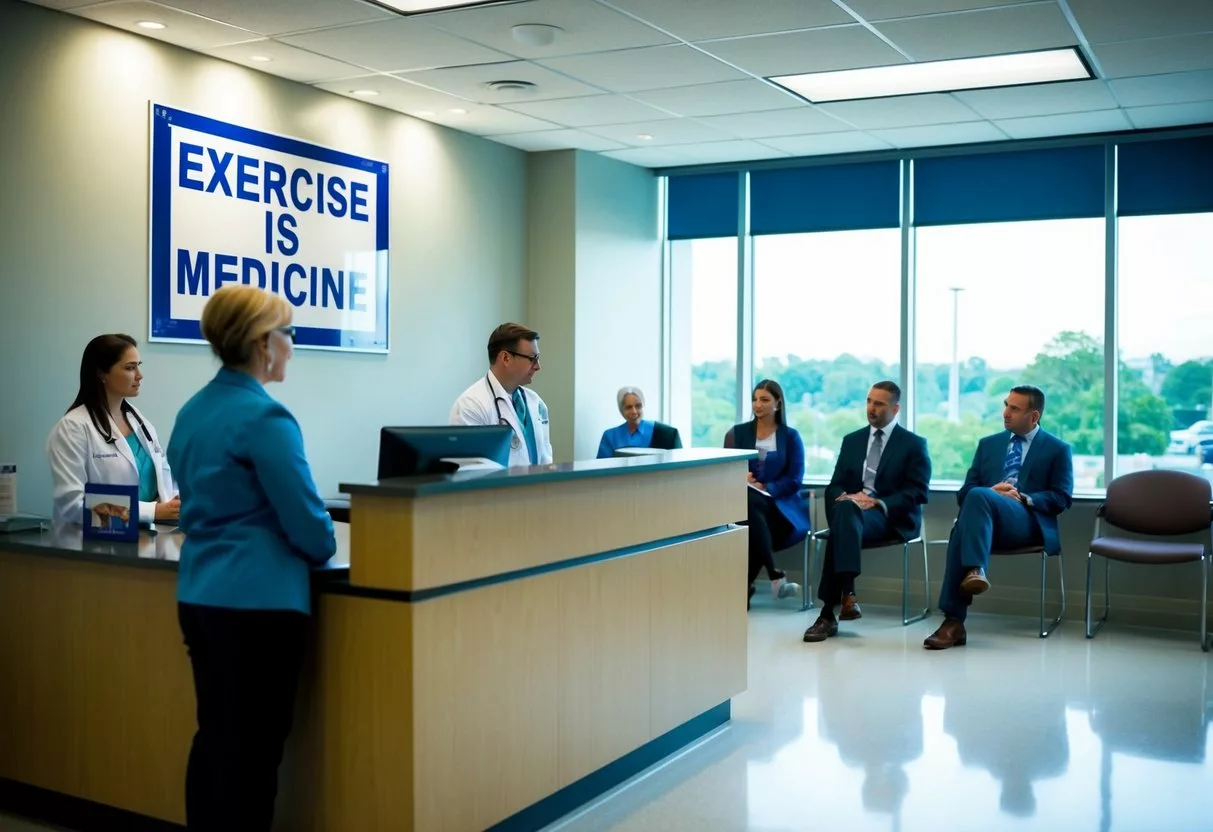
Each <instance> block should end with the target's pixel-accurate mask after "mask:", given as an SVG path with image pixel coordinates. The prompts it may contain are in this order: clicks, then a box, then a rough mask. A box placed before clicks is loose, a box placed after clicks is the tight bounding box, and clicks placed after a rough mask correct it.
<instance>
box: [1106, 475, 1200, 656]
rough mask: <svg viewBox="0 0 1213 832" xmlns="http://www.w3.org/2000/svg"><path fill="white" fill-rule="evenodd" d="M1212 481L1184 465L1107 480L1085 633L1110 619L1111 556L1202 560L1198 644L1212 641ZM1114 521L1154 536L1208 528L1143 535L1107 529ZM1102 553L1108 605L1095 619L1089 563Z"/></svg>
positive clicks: (1157, 561)
mask: <svg viewBox="0 0 1213 832" xmlns="http://www.w3.org/2000/svg"><path fill="white" fill-rule="evenodd" d="M1211 498H1213V486H1211V485H1210V484H1209V481H1208V480H1207V479H1205V478H1203V477H1198V476H1196V475H1195V474H1189V473H1187V472H1186V471H1135V472H1133V473H1131V474H1125V475H1124V476H1122V477H1117V478H1116V479H1114V480H1112V482H1111V483H1109V485H1108V496H1107V499H1106V501H1105V502H1104V504H1103V505H1101V506H1100V507H1099V510H1098V511H1097V512H1096V515H1095V534H1094V539H1093V540H1092V541H1091V545H1090V548H1089V550H1088V552H1087V597H1086V627H1087V638H1094V637H1095V634H1096V633H1098V632H1099V631H1100V629H1102V628H1103V625H1104V624H1106V623H1107V622H1108V613H1109V611H1110V610H1111V606H1112V597H1111V585H1110V584H1109V578H1110V570H1111V566H1112V561H1114V560H1117V561H1121V562H1122V563H1136V564H1144V565H1166V564H1175V563H1193V562H1196V561H1199V562H1200V574H1201V580H1200V649H1201V650H1204V651H1205V652H1208V650H1209V648H1210V647H1211V646H1213V643H1211V640H1210V638H1209V629H1208V612H1209V610H1208V606H1209V561H1210V559H1213V512H1211V511H1210V508H1209V503H1210V499H1211ZM1107 525H1112V526H1115V527H1116V528H1117V529H1120V530H1122V531H1125V532H1129V533H1131V534H1140V535H1149V536H1151V537H1155V538H1157V537H1172V538H1173V537H1179V536H1181V535H1184V536H1186V535H1193V534H1200V533H1207V534H1209V535H1210V538H1209V545H1208V546H1206V544H1205V543H1204V542H1203V541H1175V540H1142V539H1138V538H1130V537H1121V536H1116V535H1109V534H1107V533H1106V529H1105V526H1107ZM1095 555H1099V556H1100V557H1102V558H1103V559H1104V611H1103V617H1102V618H1100V619H1099V621H1097V622H1094V626H1092V621H1091V564H1092V558H1093V556H1095Z"/></svg>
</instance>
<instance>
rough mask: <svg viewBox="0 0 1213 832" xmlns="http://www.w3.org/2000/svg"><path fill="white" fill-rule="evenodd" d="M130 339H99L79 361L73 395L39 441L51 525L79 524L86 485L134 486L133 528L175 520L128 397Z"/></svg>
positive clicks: (154, 454) (160, 466)
mask: <svg viewBox="0 0 1213 832" xmlns="http://www.w3.org/2000/svg"><path fill="white" fill-rule="evenodd" d="M140 363H141V362H140V360H139V350H138V348H137V346H136V343H135V339H134V338H132V337H130V336H129V335H98V336H97V337H96V338H94V339H93V340H91V341H89V342H88V346H86V347H85V348H84V356H83V357H82V358H81V359H80V390H79V392H78V393H76V400H75V401H73V402H72V406H71V407H70V408H68V411H67V413H66V414H65V415H64V416H63V418H62V419H60V420H59V421H58V422H57V423H56V424H55V427H54V428H53V429H52V430H51V435H50V437H49V438H48V439H47V440H46V458H47V460H48V461H49V462H50V466H51V482H52V485H53V488H54V521H55V523H80V522H82V520H83V516H84V486H85V484H86V483H101V484H105V485H135V486H138V487H139V522H140V523H150V522H152V521H156V522H175V521H176V520H177V514H178V511H179V510H180V507H181V502H180V500H178V498H177V490H176V488H175V487H174V486H173V477H172V473H171V472H170V471H169V466H168V461H167V460H166V459H165V456H164V449H163V448H162V447H161V446H160V440H159V439H158V438H157V436H156V429H155V428H154V427H152V424H151V423H150V422H148V421H147V420H146V419H144V418H143V414H142V413H140V412H139V411H138V410H137V409H136V408H135V406H134V405H132V404H131V403H130V402H129V401H127V399H130V398H133V397H135V396H138V395H139V388H140V386H141V384H142V382H143V373H142V372H141V371H140V369H139V365H140Z"/></svg>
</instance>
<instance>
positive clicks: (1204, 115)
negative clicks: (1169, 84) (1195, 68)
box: [1125, 101, 1213, 130]
mask: <svg viewBox="0 0 1213 832" xmlns="http://www.w3.org/2000/svg"><path fill="white" fill-rule="evenodd" d="M1125 112H1127V113H1128V114H1129V119H1130V120H1131V121H1132V122H1133V126H1134V127H1136V128H1138V129H1139V130H1148V129H1151V128H1154V127H1179V126H1181V125H1184V124H1208V123H1211V122H1213V101H1199V102H1196V103H1194V104H1164V105H1162V106H1160V107H1131V108H1129V109H1128V110H1126V111H1125Z"/></svg>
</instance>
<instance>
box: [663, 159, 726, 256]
mask: <svg viewBox="0 0 1213 832" xmlns="http://www.w3.org/2000/svg"><path fill="white" fill-rule="evenodd" d="M739 177H740V174H738V173H702V174H698V175H690V176H671V177H670V179H669V184H668V187H667V189H666V206H667V208H666V210H667V213H666V236H667V237H668V238H669V239H671V240H695V239H700V238H703V237H734V236H736V235H737V196H738V188H739V187H740V185H739V181H740V180H739Z"/></svg>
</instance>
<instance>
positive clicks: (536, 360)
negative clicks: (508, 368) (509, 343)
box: [506, 350, 539, 364]
mask: <svg viewBox="0 0 1213 832" xmlns="http://www.w3.org/2000/svg"><path fill="white" fill-rule="evenodd" d="M506 352H508V353H509V354H510V355H516V356H518V357H519V358H525V359H526V360H527V361H529V362H531V363H532V364H538V363H539V353H535V354H534V355H527V354H526V353H525V352H514V351H513V350H506Z"/></svg>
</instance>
